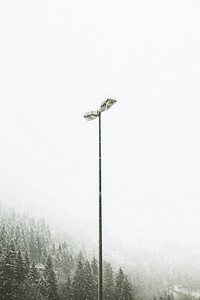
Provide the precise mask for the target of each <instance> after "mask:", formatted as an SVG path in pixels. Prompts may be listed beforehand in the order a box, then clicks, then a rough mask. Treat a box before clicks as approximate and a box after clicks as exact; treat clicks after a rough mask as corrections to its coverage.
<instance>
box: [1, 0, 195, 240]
mask: <svg viewBox="0 0 200 300" xmlns="http://www.w3.org/2000/svg"><path fill="white" fill-rule="evenodd" d="M199 16H200V2H199V1H198V0H196V1H192V0H190V1H189V0H188V1H183V0H182V1H180V0H179V1H178V0H173V1H159V0H157V1H156V0H153V1H147V0H146V1H145V0H143V1H116V0H115V1H114V0H111V1H109V0H107V1H105V0H101V1H88V0H86V1H80V0H77V1H64V0H56V1H55V0H48V1H47V0H41V1H38V0H34V1H22V0H18V1H14V0H10V1H2V2H1V4H0V83H1V88H0V129H1V131H0V132H1V133H0V197H1V199H2V200H4V201H5V202H8V203H14V204H16V206H19V207H23V209H26V210H27V209H28V210H31V211H33V212H34V213H37V214H40V215H46V216H48V217H50V218H52V219H53V220H55V221H57V222H58V223H60V224H65V225H66V227H68V228H71V227H73V226H76V227H77V228H79V230H81V231H83V232H84V233H86V234H87V233H88V234H91V233H92V234H94V233H95V234H96V233H97V217H98V122H97V121H93V122H86V121H85V120H84V118H83V115H84V113H85V112H87V111H90V110H93V109H94V110H95V109H97V108H98V107H99V105H100V104H101V102H102V101H103V100H104V99H106V98H107V97H113V98H115V99H117V100H118V102H117V104H116V105H115V106H114V107H113V108H112V109H111V110H110V111H108V112H105V113H104V114H103V115H102V139H103V141H102V143H103V145H102V147H103V201H104V233H105V235H106V236H107V238H109V237H110V238H114V239H115V238H120V239H121V240H122V242H123V243H125V244H126V245H128V246H129V245H131V244H134V243H135V242H137V241H138V240H139V239H140V238H138V236H140V235H141V236H142V239H144V240H145V241H147V240H149V239H150V240H151V241H155V240H156V239H157V238H158V237H160V238H161V240H162V239H163V240H168V241H169V240H173V239H178V240H182V241H195V242H200V235H199V228H200V217H199V216H200V187H199V178H200V140H199V132H200V117H199V112H200V101H199V99H200V84H199V82H200V55H199V53H200V18H199ZM136 237H137V238H136Z"/></svg>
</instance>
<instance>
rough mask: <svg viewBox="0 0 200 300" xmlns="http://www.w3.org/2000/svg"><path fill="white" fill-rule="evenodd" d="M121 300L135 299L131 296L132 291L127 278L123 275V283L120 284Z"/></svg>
mask: <svg viewBox="0 0 200 300" xmlns="http://www.w3.org/2000/svg"><path fill="white" fill-rule="evenodd" d="M121 300H135V297H134V295H133V290H132V287H131V283H130V281H129V280H128V277H127V276H126V275H125V277H124V281H123V283H122V294H121Z"/></svg>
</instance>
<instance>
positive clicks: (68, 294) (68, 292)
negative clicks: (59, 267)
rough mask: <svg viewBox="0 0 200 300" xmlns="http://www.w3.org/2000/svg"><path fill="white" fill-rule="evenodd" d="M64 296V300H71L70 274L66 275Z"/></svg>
mask: <svg viewBox="0 0 200 300" xmlns="http://www.w3.org/2000/svg"><path fill="white" fill-rule="evenodd" d="M64 296H65V298H64V300H72V299H73V295H72V283H71V279H70V276H68V278H67V283H66V287H65V292H64Z"/></svg>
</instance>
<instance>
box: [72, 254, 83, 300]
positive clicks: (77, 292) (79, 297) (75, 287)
mask: <svg viewBox="0 0 200 300" xmlns="http://www.w3.org/2000/svg"><path fill="white" fill-rule="evenodd" d="M72 292H73V300H83V299H85V298H84V297H85V286H84V257H83V255H82V253H80V254H79V256H78V263H77V267H76V271H75V275H74V279H73V284H72Z"/></svg>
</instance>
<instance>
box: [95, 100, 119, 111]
mask: <svg viewBox="0 0 200 300" xmlns="http://www.w3.org/2000/svg"><path fill="white" fill-rule="evenodd" d="M116 102H117V100H114V99H110V98H108V99H107V100H105V101H103V102H102V103H101V106H100V109H99V111H100V112H103V111H105V110H108V109H110V108H111V106H113V105H114V104H115V103H116Z"/></svg>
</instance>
